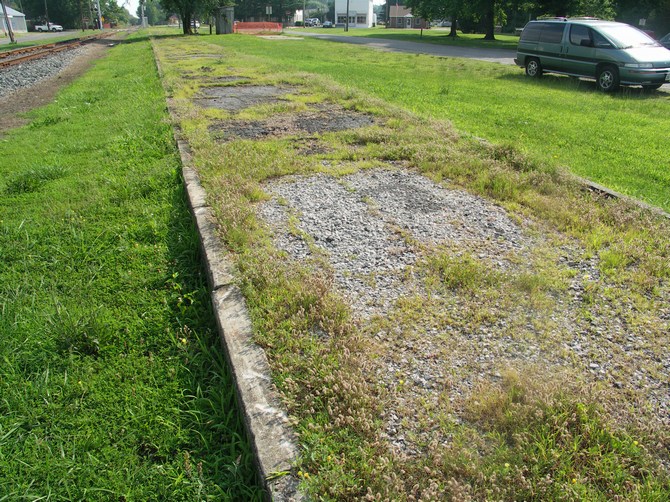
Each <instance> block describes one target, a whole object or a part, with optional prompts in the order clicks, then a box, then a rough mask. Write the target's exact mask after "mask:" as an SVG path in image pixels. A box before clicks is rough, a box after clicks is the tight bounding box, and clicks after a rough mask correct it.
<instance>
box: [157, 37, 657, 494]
mask: <svg viewBox="0 0 670 502" xmlns="http://www.w3.org/2000/svg"><path fill="white" fill-rule="evenodd" d="M295 43H296V42H295V41H291V42H282V41H268V40H256V39H253V38H248V37H229V38H223V39H222V38H218V37H217V38H214V37H212V38H205V37H198V38H195V37H190V38H178V39H177V38H174V39H163V40H161V41H160V42H158V43H157V46H156V47H157V53H158V55H159V57H160V58H161V61H162V65H163V68H164V71H165V78H166V83H167V87H168V88H169V89H170V93H171V96H172V98H173V99H174V103H175V106H176V108H177V109H178V113H179V115H180V126H181V128H182V131H183V133H184V134H185V136H186V138H187V139H188V141H189V144H190V146H191V148H192V149H193V152H194V160H195V163H196V166H197V167H198V169H199V172H200V175H201V177H202V180H203V184H204V185H205V186H206V189H207V191H208V194H209V200H210V203H211V205H212V207H213V208H214V210H215V211H216V214H217V219H218V223H219V226H220V232H221V236H222V239H223V241H224V242H225V244H226V245H227V246H228V247H229V249H230V250H231V252H232V253H233V255H234V259H235V260H236V263H237V267H238V270H239V273H240V282H241V285H242V288H243V291H244V293H245V296H246V298H247V301H248V303H249V307H250V310H251V315H252V319H253V322H254V328H255V330H256V336H257V340H258V342H259V343H260V344H261V345H263V346H264V347H265V349H266V352H267V354H268V356H269V358H270V362H271V365H272V368H273V372H274V373H273V377H274V379H275V381H276V383H277V385H278V387H279V389H280V391H281V392H282V395H283V397H284V402H285V403H286V405H287V407H288V409H289V412H290V414H291V416H292V418H293V420H294V423H295V426H296V429H297V430H298V432H299V434H300V438H301V442H302V445H303V447H304V454H303V456H302V458H301V461H300V462H299V464H298V465H297V466H296V471H297V474H298V476H300V477H301V478H302V479H303V486H304V488H305V490H306V491H307V492H308V493H309V494H311V495H313V496H314V497H315V498H322V499H326V500H360V499H369V500H376V499H384V498H388V499H390V500H418V499H424V500H433V499H449V498H450V499H453V500H471V499H475V500H491V499H503V500H518V499H524V500H525V499H529V500H547V499H558V498H561V497H564V498H566V499H568V500H584V499H588V500H608V499H611V498H613V497H616V496H619V497H622V498H623V499H633V500H635V499H641V500H662V499H663V497H664V496H665V494H667V493H668V490H670V482H669V478H668V472H667V463H665V459H667V454H668V451H670V449H669V447H670V437H669V436H668V434H667V429H666V428H664V427H663V426H662V424H663V423H664V422H663V421H664V418H663V417H664V415H663V413H664V412H663V411H662V410H663V404H662V403H663V402H664V401H663V399H665V398H664V397H663V396H664V395H665V394H664V392H663V384H662V383H661V382H662V381H664V378H667V367H666V366H664V365H665V362H664V361H665V358H664V356H663V354H664V347H665V345H666V342H667V333H668V319H667V305H668V299H669V298H670V290H669V287H668V279H669V278H670V268H669V267H668V265H667V264H668V257H669V256H670V247H669V242H670V239H668V235H670V228H669V226H668V222H667V221H666V220H664V219H662V218H657V217H655V216H653V215H650V214H647V213H645V212H644V211H641V210H640V209H639V208H636V207H634V206H630V205H628V204H626V203H623V202H620V201H615V200H608V199H600V198H598V197H597V196H595V195H593V194H589V193H585V192H584V191H582V190H581V189H580V186H579V185H578V184H577V183H575V182H574V180H572V179H571V178H570V177H569V176H567V175H566V173H565V172H564V171H563V170H561V169H560V168H558V167H557V166H556V164H555V163H549V162H542V158H541V156H540V157H539V158H538V157H536V156H532V155H531V156H529V155H524V154H523V153H522V152H520V150H522V149H521V148H515V147H512V146H509V145H503V146H500V145H489V144H483V143H481V142H480V141H477V140H475V139H472V138H468V137H467V136H465V137H464V136H463V135H459V134H458V133H456V132H455V131H454V130H453V128H452V127H451V126H450V125H449V124H448V123H446V122H445V121H443V120H436V119H435V118H434V117H435V115H438V113H437V112H435V110H433V111H432V113H430V114H429V113H426V114H415V113H410V112H408V110H407V109H406V108H404V107H401V106H398V105H397V103H398V101H399V98H398V97H397V96H396V99H395V101H394V100H392V99H389V100H386V101H385V100H380V99H376V97H379V96H382V97H386V96H388V95H391V94H393V91H395V92H396V94H398V93H399V92H398V91H402V90H405V89H406V90H407V92H408V93H409V94H412V93H413V92H414V91H413V90H412V89H413V87H414V86H420V83H421V81H420V80H419V83H418V84H417V82H416V80H415V78H414V77H415V76H416V71H415V75H413V76H412V78H409V77H406V73H405V72H404V70H403V67H404V66H405V65H408V64H409V66H410V67H411V68H414V69H415V70H416V68H417V67H418V65H419V62H420V63H421V64H423V63H425V64H426V66H427V67H428V71H430V65H431V59H430V58H421V57H414V56H411V57H410V56H396V55H385V61H384V65H386V66H388V67H391V68H393V69H395V70H397V72H398V74H399V75H400V76H395V77H393V78H391V77H390V74H389V73H384V72H381V73H382V74H384V75H385V76H386V77H387V78H388V80H387V81H386V82H382V81H381V80H377V77H375V76H368V75H363V74H362V73H363V72H360V71H358V70H357V69H356V68H354V69H349V67H348V66H346V65H344V66H342V65H340V66H338V67H339V71H340V73H341V74H342V75H347V76H348V77H350V78H349V80H348V81H347V84H346V85H341V84H339V81H340V79H344V78H346V77H343V76H341V75H338V76H334V68H335V66H336V65H335V61H336V60H337V61H338V62H339V63H342V62H347V61H349V62H351V61H353V59H355V58H356V57H359V58H361V60H362V61H363V62H367V61H369V60H372V58H373V56H374V57H378V56H379V55H378V53H371V52H369V51H357V50H356V49H354V48H352V50H351V52H352V54H354V56H352V59H351V60H350V59H348V57H349V56H343V55H342V54H340V53H338V54H337V55H331V54H330V53H328V52H327V51H323V48H324V47H327V46H326V45H324V44H319V43H313V42H306V43H305V44H304V45H301V46H300V49H299V50H300V51H301V52H300V56H299V57H298V54H297V52H294V49H295V45H292V44H295ZM291 57H293V58H295V59H294V60H291ZM368 58H369V59H368ZM324 61H325V63H324ZM415 61H417V63H416V65H414V66H412V64H411V63H413V62H415ZM331 63H332V65H333V66H330V65H331ZM442 63H443V61H441V60H440V61H439V64H442ZM434 64H436V65H437V64H438V63H437V62H436V63H434ZM454 64H456V63H454ZM458 64H459V65H462V67H463V69H464V71H466V72H468V71H473V72H474V68H477V69H480V70H484V69H486V70H488V71H491V75H496V74H497V72H498V69H494V68H493V67H490V66H480V65H477V64H473V66H472V67H471V66H469V64H468V63H460V62H458ZM374 68H377V67H374ZM496 68H497V67H496ZM307 69H309V70H310V71H305V70H307ZM298 70H301V71H298ZM331 70H332V73H331ZM453 71H454V73H456V72H455V69H453ZM500 71H502V72H506V71H507V70H505V69H500ZM372 73H374V72H372ZM489 76H490V75H489ZM417 78H419V77H417ZM454 78H455V79H458V78H459V77H458V75H456V74H455V75H454ZM482 78H483V79H486V78H488V77H486V74H484V76H483V77H482ZM491 78H492V79H493V80H495V77H491ZM362 83H364V84H369V85H364V84H362ZM250 84H252V85H257V86H259V85H260V86H276V87H281V88H282V89H284V90H286V91H287V92H286V93H285V94H282V95H281V98H280V99H277V100H269V101H261V102H257V103H255V104H253V103H252V104H250V106H249V107H247V108H244V109H242V110H238V111H235V110H226V109H224V108H216V107H205V106H204V105H202V101H198V100H202V99H203V96H204V91H205V89H207V90H209V91H213V90H214V91H216V90H221V89H224V90H225V89H230V88H231V87H232V88H233V89H234V88H235V87H236V86H246V87H244V89H245V90H249V85H250ZM241 89H242V87H240V90H241ZM259 89H261V90H263V89H264V90H267V89H268V88H267V87H260V88H259ZM421 92H424V93H425V89H423V90H417V91H416V93H415V94H414V95H418V94H420V93H421ZM573 92H574V91H573ZM241 94H242V93H241V92H240V95H241ZM428 95H429V96H430V93H428ZM590 96H591V98H592V99H594V100H600V98H601V96H600V95H596V94H590ZM431 99H432V98H430V97H427V98H426V102H425V103H424V104H423V105H422V106H426V107H428V103H429V102H430V101H431ZM479 99H480V101H483V102H487V100H489V99H491V98H490V97H482V96H481V95H480V96H479ZM221 102H224V103H225V102H226V101H225V99H223V98H221ZM394 102H395V104H393V103H394ZM597 102H600V101H597ZM471 105H472V106H473V107H474V102H473V103H471ZM480 106H481V105H480ZM407 108H411V107H410V106H408V107H407ZM314 110H322V111H323V110H327V111H329V113H331V114H332V115H331V116H335V115H336V114H337V113H338V112H337V111H338V110H346V111H348V112H349V113H350V114H351V115H355V114H357V113H358V114H364V115H366V116H373V117H375V119H376V120H377V122H376V123H375V124H373V125H370V126H368V127H362V128H360V129H351V130H344V131H340V132H326V133H321V134H319V133H313V134H309V135H306V134H305V133H304V132H303V133H300V132H296V131H293V130H291V128H290V127H289V125H290V124H291V123H292V122H291V121H292V120H294V118H295V117H301V118H305V117H308V116H309V114H311V113H314ZM479 113H480V115H478V116H479V117H482V114H481V112H479ZM231 124H233V125H234V124H237V133H235V132H233V133H231V132H230V131H233V129H231V128H230V126H231ZM277 124H281V126H282V127H281V128H279V127H278V126H277ZM266 126H267V127H270V126H271V127H272V128H271V129H269V130H271V133H270V134H266V135H265V136H261V137H257V139H249V138H248V137H246V136H244V135H245V134H248V132H249V131H250V130H252V131H253V130H259V129H261V130H262V129H263V127H266ZM222 131H223V132H222ZM277 131H280V132H277ZM236 134H237V135H236ZM399 168H404V169H411V170H413V171H415V172H420V173H423V174H425V175H426V176H429V177H430V178H431V179H433V180H434V181H436V182H440V183H442V184H443V186H445V187H447V188H448V189H454V190H455V189H465V190H467V191H468V192H469V193H473V194H476V195H478V196H480V197H483V198H485V199H486V200H490V201H493V202H494V203H495V204H497V205H499V206H501V207H504V208H505V210H506V214H508V215H509V217H510V218H511V219H512V221H514V222H515V223H516V224H517V225H519V228H521V229H522V233H523V234H527V237H526V238H527V239H528V240H527V251H524V252H515V251H511V252H507V253H498V254H495V255H494V256H487V254H486V253H482V251H486V249H487V247H486V246H488V244H486V243H484V244H480V248H477V243H471V245H472V248H468V247H467V245H461V246H459V245H458V244H456V243H451V247H449V246H444V247H440V246H430V245H427V244H422V243H420V242H417V241H416V239H413V238H412V236H411V232H410V231H409V230H407V229H404V231H403V229H395V230H396V233H398V234H400V236H401V237H403V238H404V239H405V240H406V241H407V242H406V243H407V245H411V246H412V251H413V252H415V253H416V254H417V255H418V256H420V259H419V260H418V261H417V263H416V265H415V266H414V267H413V268H412V269H407V270H406V276H405V280H406V281H407V282H408V283H411V284H412V285H414V286H416V289H415V290H413V291H415V293H414V294H408V295H403V296H402V297H401V298H398V300H397V301H395V303H394V304H393V305H392V306H391V307H390V308H389V309H388V310H387V311H385V312H384V313H383V314H380V315H376V316H375V315H373V316H371V317H369V318H365V317H362V316H359V315H357V308H358V307H359V306H357V305H355V304H350V303H348V302H347V301H345V299H344V297H345V294H346V292H343V291H341V289H339V288H340V287H341V285H339V284H338V283H337V281H336V279H335V274H334V271H333V264H332V263H329V259H328V258H329V257H328V254H327V253H326V252H325V251H323V250H322V249H319V246H317V244H316V243H315V242H314V241H313V240H310V236H309V235H305V232H304V231H303V230H302V228H301V223H300V218H301V217H302V215H300V214H298V213H297V212H296V213H290V214H289V217H288V220H289V221H288V223H287V227H288V232H287V234H289V236H290V238H302V239H303V240H304V241H305V245H306V247H308V248H310V250H311V253H310V255H309V256H308V257H307V258H305V259H301V260H297V259H292V258H291V256H290V255H288V254H287V252H285V251H281V250H278V249H277V248H276V247H275V242H274V241H273V239H272V237H273V234H274V233H275V232H279V231H278V230H277V229H275V228H268V226H267V225H266V224H265V223H264V222H263V221H261V220H260V219H259V218H258V217H257V215H256V211H257V208H258V206H259V205H260V204H261V203H262V202H263V201H265V200H267V199H268V198H270V195H269V193H268V192H267V189H266V184H267V183H269V182H271V181H272V180H274V179H277V178H283V177H285V176H286V175H305V176H306V175H312V174H315V173H321V174H328V175H331V176H332V177H333V183H334V184H335V183H338V180H340V179H341V178H342V177H343V176H344V175H346V174H349V173H360V172H365V171H366V170H370V169H390V170H393V169H399ZM345 185H346V183H345ZM373 202H374V201H372V200H371V201H370V211H371V212H372V213H374V212H375V211H376V209H375V204H374V203H373ZM277 203H278V204H280V205H281V204H288V203H287V202H286V201H282V200H278V201H277ZM455 223H458V222H457V221H455ZM466 224H467V222H466ZM275 235H276V234H275ZM489 254H490V253H489ZM369 279H370V281H371V282H374V277H370V278H369ZM492 348H493V349H495V350H494V351H500V353H499V355H498V356H496V357H494V358H495V359H497V362H496V363H495V364H488V363H486V359H487V358H486V357H484V358H480V357H481V356H488V355H489V354H490V351H491V349H492ZM426 354H427V355H426ZM508 354H509V355H508ZM403 359H404V361H403ZM408 360H409V362H408ZM414 360H419V363H420V364H421V365H420V366H418V369H417V368H416V367H413V366H412V364H411V363H412V361H414ZM596 360H597V361H598V363H596V362H595V361H596ZM532 361H535V364H533V362H532ZM417 364H418V363H417ZM601 366H602V367H605V366H606V367H607V372H603V373H600V372H599V371H597V369H599V368H601ZM392 368H397V369H396V370H393V369H392ZM427 370H430V371H435V372H438V373H439V372H440V371H442V373H439V374H440V378H439V381H438V383H437V386H436V387H433V388H429V389H428V390H426V389H425V388H422V387H421V385H419V384H416V383H415V381H413V379H412V376H413V373H415V372H416V371H418V372H419V373H420V374H421V375H423V374H425V373H427V372H428V371H427ZM643 382H649V383H648V384H645V383H643ZM391 413H393V414H396V413H397V415H399V416H400V417H402V419H401V420H398V422H397V423H393V422H392V420H393V419H392V418H390V414H391ZM389 424H390V425H392V426H393V427H395V428H397V429H399V430H401V431H402V432H403V436H404V437H403V441H400V440H399V439H398V434H397V432H391V431H390V429H389ZM394 440H397V441H396V442H394ZM398 443H402V445H401V446H398ZM407 445H409V447H407Z"/></svg>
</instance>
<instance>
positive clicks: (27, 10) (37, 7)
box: [21, 0, 129, 29]
mask: <svg viewBox="0 0 670 502" xmlns="http://www.w3.org/2000/svg"><path fill="white" fill-rule="evenodd" d="M88 1H89V0H81V1H80V0H46V6H47V8H48V9H49V21H50V22H54V23H58V24H61V25H63V27H64V28H66V29H72V28H80V27H81V18H82V15H83V16H84V17H88V13H89V4H88ZM21 4H22V5H23V9H24V14H25V15H26V18H27V19H32V20H34V21H46V12H45V9H44V5H45V0H21ZM100 8H101V9H102V16H103V17H104V18H105V21H106V22H110V23H115V24H125V23H128V21H129V15H128V11H127V10H126V9H124V8H122V7H120V6H119V4H118V2H117V0H100Z"/></svg>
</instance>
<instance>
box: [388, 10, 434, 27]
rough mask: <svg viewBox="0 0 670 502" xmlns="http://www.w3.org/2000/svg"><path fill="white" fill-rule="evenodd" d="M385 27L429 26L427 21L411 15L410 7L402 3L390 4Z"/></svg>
mask: <svg viewBox="0 0 670 502" xmlns="http://www.w3.org/2000/svg"><path fill="white" fill-rule="evenodd" d="M386 27H387V28H429V27H430V26H429V25H428V22H427V21H426V20H425V19H423V18H420V17H414V16H413V15H412V9H410V8H408V7H405V6H404V5H391V6H390V8H389V20H388V22H387V23H386Z"/></svg>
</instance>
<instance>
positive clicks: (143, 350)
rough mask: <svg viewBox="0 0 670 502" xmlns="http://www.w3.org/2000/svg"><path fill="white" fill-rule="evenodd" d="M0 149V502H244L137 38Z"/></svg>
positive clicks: (171, 160)
mask: <svg viewBox="0 0 670 502" xmlns="http://www.w3.org/2000/svg"><path fill="white" fill-rule="evenodd" d="M131 41H132V42H134V43H123V44H119V45H118V46H117V47H116V48H114V49H111V50H110V52H109V55H108V56H107V57H106V58H104V59H102V60H100V61H99V62H97V64H96V65H95V67H94V68H93V69H92V70H91V71H90V72H89V73H87V74H86V75H85V76H84V77H83V78H81V79H80V80H78V81H77V82H75V83H74V84H73V85H71V86H70V87H68V88H66V89H64V90H63V91H61V92H60V93H59V95H58V97H57V99H56V101H55V102H54V103H53V104H51V105H49V106H47V107H45V108H42V109H38V110H35V111H33V112H31V113H30V119H31V122H30V124H29V125H27V126H26V127H23V128H21V129H16V130H12V131H9V132H7V134H6V135H5V136H4V137H3V139H2V143H3V157H2V162H0V180H2V181H0V194H2V195H1V197H0V255H2V261H1V262H0V338H1V339H2V344H1V346H0V361H2V362H1V364H0V494H1V495H0V499H2V500H24V499H26V500H28V499H29V500H43V499H47V500H110V499H113V500H205V499H208V500H209V499H215V500H240V499H244V500H260V499H261V498H262V492H261V490H260V489H259V488H258V487H257V485H256V481H255V469H254V466H253V457H252V453H251V452H250V449H249V445H248V442H247V440H246V438H245V435H244V432H243V427H242V424H241V420H240V417H239V414H238V411H237V407H236V404H235V396H234V392H233V388H232V384H231V379H230V375H229V373H228V369H227V367H226V363H225V359H224V356H223V353H222V350H221V348H220V343H219V340H218V336H217V334H216V326H215V323H214V321H213V315H212V312H211V307H210V300H209V295H208V291H207V285H206V281H205V278H204V274H203V273H202V270H201V263H200V255H199V246H198V237H197V233H196V232H195V230H194V228H193V225H192V222H191V218H190V215H189V213H188V210H187V208H186V204H185V199H184V193H183V188H182V184H181V180H180V175H179V172H180V171H179V169H180V163H179V157H178V154H177V153H176V148H175V145H174V142H173V139H172V131H171V127H170V124H169V121H168V117H167V115H166V110H165V101H164V97H163V90H162V87H161V85H160V81H159V79H158V75H157V71H156V68H155V65H154V63H153V56H152V51H151V48H150V46H149V43H148V42H147V40H146V39H142V38H141V37H137V36H135V37H134V38H133V39H132V40H131Z"/></svg>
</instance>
